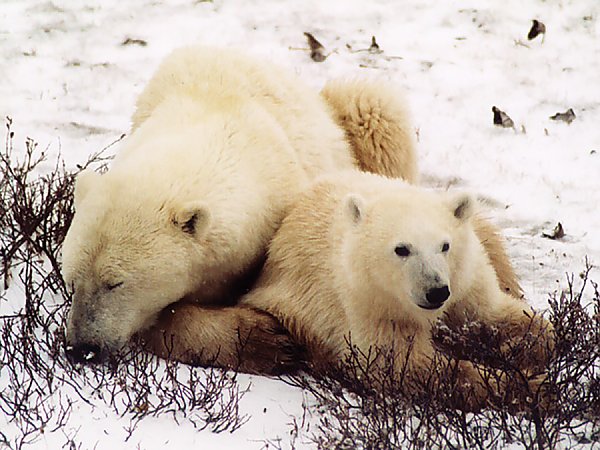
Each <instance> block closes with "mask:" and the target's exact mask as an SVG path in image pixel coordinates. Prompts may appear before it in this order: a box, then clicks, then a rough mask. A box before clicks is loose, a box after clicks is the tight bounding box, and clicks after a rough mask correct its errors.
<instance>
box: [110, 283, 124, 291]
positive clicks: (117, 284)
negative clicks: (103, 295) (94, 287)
mask: <svg viewBox="0 0 600 450" xmlns="http://www.w3.org/2000/svg"><path fill="white" fill-rule="evenodd" d="M122 284H123V282H122V281H121V282H119V283H113V284H107V285H106V289H107V290H109V291H113V290H115V289H116V288H118V287H119V286H121V285H122Z"/></svg>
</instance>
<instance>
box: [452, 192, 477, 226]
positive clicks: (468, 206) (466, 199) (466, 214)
mask: <svg viewBox="0 0 600 450" xmlns="http://www.w3.org/2000/svg"><path fill="white" fill-rule="evenodd" d="M475 205H476V201H475V199H474V198H473V196H472V195H470V194H467V193H460V194H454V195H451V197H450V211H452V214H453V215H454V217H456V218H457V219H458V220H459V221H461V222H464V221H466V220H468V219H469V218H470V217H471V216H472V215H473V214H474V213H475Z"/></svg>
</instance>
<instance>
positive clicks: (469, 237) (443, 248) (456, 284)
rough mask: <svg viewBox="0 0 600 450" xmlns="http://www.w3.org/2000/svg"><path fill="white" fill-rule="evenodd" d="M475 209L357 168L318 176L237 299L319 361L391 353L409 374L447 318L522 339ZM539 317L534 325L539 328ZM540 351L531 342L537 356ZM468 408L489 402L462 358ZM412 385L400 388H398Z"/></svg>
mask: <svg viewBox="0 0 600 450" xmlns="http://www.w3.org/2000/svg"><path fill="white" fill-rule="evenodd" d="M475 214H476V202H475V200H474V199H472V198H471V197H470V196H468V195H466V194H454V193H448V192H436V191H430V190H426V189H423V188H418V187H413V186H410V185H408V184H406V183H403V182H402V181H399V180H392V179H387V178H384V177H380V176H376V175H372V174H365V173H360V172H356V171H351V172H344V173H340V174H336V175H335V176H329V177H325V178H324V179H322V180H320V181H319V182H317V183H316V184H315V185H314V186H313V187H312V188H311V189H310V190H308V191H307V192H306V193H304V194H303V195H302V196H301V197H300V198H299V200H298V201H297V202H296V203H295V206H294V208H293V209H292V210H291V212H290V213H289V214H288V215H287V217H286V218H285V220H284V221H283V224H282V226H281V227H280V228H279V230H278V231H277V233H276V235H275V237H274V238H273V240H272V242H271V245H270V247H269V256H268V259H267V261H266V264H265V267H264V269H263V272H262V274H261V276H260V278H259V280H258V283H257V285H256V286H255V288H254V289H253V290H252V291H251V292H250V293H249V294H247V295H246V296H245V297H244V299H243V301H242V304H244V305H247V306H252V307H255V308H258V309H261V310H265V311H268V312H269V313H271V314H273V315H274V316H275V317H277V318H278V319H280V320H281V321H282V323H283V325H284V326H285V327H286V328H287V329H288V330H289V331H290V332H291V334H292V335H293V336H295V337H296V338H297V339H298V340H299V341H300V342H302V343H303V344H305V345H306V346H307V349H308V354H309V356H310V358H312V360H313V363H314V364H316V365H317V366H319V365H325V366H330V365H333V364H336V362H337V361H338V360H339V358H341V357H342V356H343V355H344V354H346V353H347V352H348V351H349V347H348V339H351V342H352V344H353V345H356V346H357V347H358V349H359V350H361V351H362V352H364V353H365V354H367V353H368V351H369V349H370V348H374V347H378V348H383V349H388V350H389V349H393V350H394V352H396V361H397V362H398V364H399V367H398V370H401V369H402V366H403V364H404V361H405V360H406V358H407V355H408V353H409V352H408V349H409V348H411V344H410V341H411V340H412V339H414V340H413V342H412V351H411V352H410V355H408V358H409V359H408V361H409V366H408V367H409V370H410V371H411V373H412V374H414V375H416V376H418V374H419V372H420V371H422V370H426V368H427V366H428V364H429V362H430V359H431V357H432V355H433V353H434V352H433V346H432V342H431V326H432V323H433V322H434V321H435V320H436V319H439V318H442V317H443V314H444V313H445V312H450V314H451V316H452V317H455V318H458V317H460V316H461V314H462V313H463V312H466V311H468V313H469V314H470V315H471V318H475V319H478V320H481V321H483V322H485V323H486V324H493V325H497V326H499V327H506V328H508V329H510V335H511V336H513V337H515V336H517V335H518V334H519V333H520V334H521V335H522V334H523V333H525V332H526V331H527V330H528V329H530V326H531V323H530V320H529V318H528V317H527V315H526V314H528V315H529V316H530V317H532V316H533V312H532V310H531V309H530V308H529V307H528V306H527V305H526V304H524V303H523V302H519V301H516V300H515V299H514V297H511V296H510V295H508V294H506V293H505V292H503V291H502V289H501V288H500V286H499V283H498V278H497V276H496V273H495V271H494V267H493V266H492V264H491V262H490V258H489V256H488V255H487V253H486V250H485V247H484V246H483V245H482V243H481V240H480V238H479V237H478V235H477V233H476V231H475V228H474V217H475ZM543 326H544V323H543V322H542V321H541V320H538V321H534V324H533V327H534V328H536V327H537V328H538V329H540V328H542V327H543ZM541 349H542V347H541V346H540V350H541ZM459 372H460V374H459V376H460V379H461V381H462V382H463V383H465V384H466V383H468V384H470V385H472V386H473V389H474V394H473V396H472V397H473V398H472V403H469V404H466V405H462V407H464V408H466V409H478V408H480V407H482V406H484V405H485V403H486V401H487V397H486V396H487V389H486V388H485V385H484V382H483V381H482V379H481V377H480V375H479V371H478V369H477V367H475V366H474V365H473V364H471V363H470V362H467V361H461V363H460V365H459ZM407 389H410V383H408V384H407Z"/></svg>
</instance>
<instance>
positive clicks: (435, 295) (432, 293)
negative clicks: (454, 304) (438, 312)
mask: <svg viewBox="0 0 600 450" xmlns="http://www.w3.org/2000/svg"><path fill="white" fill-rule="evenodd" d="M425 297H426V298H427V301H428V302H429V304H430V305H432V306H435V307H440V306H442V303H444V302H445V301H446V300H448V297H450V289H448V286H442V287H439V288H433V289H430V290H429V291H428V292H427V295H426V296H425Z"/></svg>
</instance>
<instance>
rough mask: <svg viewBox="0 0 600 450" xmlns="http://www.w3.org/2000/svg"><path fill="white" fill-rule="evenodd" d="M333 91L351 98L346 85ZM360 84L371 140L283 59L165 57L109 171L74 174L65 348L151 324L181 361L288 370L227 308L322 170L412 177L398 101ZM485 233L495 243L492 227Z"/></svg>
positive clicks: (282, 339)
mask: <svg viewBox="0 0 600 450" xmlns="http://www.w3.org/2000/svg"><path fill="white" fill-rule="evenodd" d="M347 86H350V87H352V86H351V85H346V87H347ZM333 92H334V93H335V92H338V93H339V94H340V95H341V96H342V97H346V93H347V92H345V85H343V84H342V85H339V86H337V87H334V88H333ZM355 93H356V92H355ZM350 94H351V96H350V97H349V98H348V102H347V103H353V102H355V100H356V104H357V105H359V104H360V106H361V108H362V109H361V108H359V110H360V111H362V112H366V115H359V117H352V119H353V120H354V119H356V120H358V121H359V122H360V123H358V130H359V131H358V132H355V133H354V134H355V135H360V134H361V133H366V135H368V136H369V140H368V142H367V141H364V140H363V141H361V142H359V141H353V140H352V138H353V135H352V133H351V130H350V128H349V127H346V126H345V124H344V123H343V120H344V117H346V115H345V113H344V112H343V111H342V110H340V109H337V110H336V111H335V112H334V111H331V110H330V108H329V106H328V104H327V102H325V101H324V100H323V98H322V97H319V96H318V95H317V94H316V93H313V92H311V90H310V89H309V88H307V87H305V86H304V85H303V84H302V83H301V82H300V81H299V80H298V79H297V78H295V77H291V76H289V75H287V74H286V73H284V72H282V71H280V70H278V69H276V68H274V67H271V66H269V67H265V66H264V65H263V64H262V63H261V62H258V61H254V60H252V59H249V58H247V57H244V56H243V55H240V54H238V53H236V52H234V51H230V50H223V49H210V48H199V47H191V48H184V49H180V50H177V51H175V52H174V53H173V54H171V55H170V56H169V57H167V59H166V60H165V61H164V62H163V63H162V65H161V66H160V67H159V69H158V71H157V72H156V74H155V75H154V76H153V78H152V79H151V80H150V82H149V83H148V85H147V87H146V88H145V89H144V91H143V92H142V94H141V95H140V97H139V99H138V102H137V109H136V112H135V114H134V116H133V132H132V135H131V136H130V137H129V138H128V140H127V141H126V143H125V145H124V147H123V148H122V149H121V151H120V152H119V154H118V155H117V157H116V158H115V160H114V162H113V165H112V167H111V169H110V170H109V171H108V172H107V173H106V174H104V175H98V174H96V173H84V174H82V175H80V177H79V178H78V180H77V184H76V189H75V208H76V214H75V216H74V219H73V222H72V224H71V227H70V229H69V232H68V234H67V237H66V239H65V242H64V247H63V275H64V278H65V281H66V282H67V283H68V284H69V285H71V286H72V287H73V289H74V297H73V305H72V308H71V311H70V314H69V320H68V324H67V351H68V353H69V355H70V356H71V357H72V358H73V359H75V360H77V361H95V360H100V359H101V357H102V356H103V354H104V353H105V350H108V351H110V350H114V349H117V348H119V347H120V346H122V345H123V344H125V343H126V342H127V340H128V339H129V338H131V337H132V336H133V335H134V334H135V333H137V332H140V331H142V330H148V331H147V333H146V335H145V339H146V341H147V344H148V346H149V347H150V348H151V349H152V350H154V351H156V352H157V353H158V354H161V355H165V354H167V353H168V354H170V355H171V356H172V357H175V358H178V359H181V360H183V361H186V362H193V363H198V364H209V363H210V364H215V365H220V366H235V367H238V368H239V369H241V370H245V371H251V372H276V371H279V370H284V369H285V367H288V366H287V363H289V364H294V353H293V352H291V353H290V352H289V350H290V349H293V348H294V347H293V344H292V343H291V342H290V341H289V340H288V336H287V334H286V333H285V332H284V331H283V330H282V329H281V328H280V327H279V325H278V323H277V322H276V321H275V320H274V319H273V318H272V317H271V316H269V315H267V314H265V313H262V312H260V311H255V310H252V309H248V308H242V307H224V305H227V304H231V303H232V301H231V299H235V298H236V296H237V295H238V294H239V291H240V286H242V287H243V286H244V284H243V283H242V282H241V280H243V279H244V278H245V277H246V276H247V275H248V274H249V273H250V274H251V273H252V272H253V270H254V269H255V268H256V267H257V266H260V263H261V262H262V260H263V259H264V255H265V251H266V247H267V243H268V241H269V239H270V238H271V237H272V235H273V234H274V233H275V231H276V229H277V228H278V226H279V224H280V222H281V220H282V219H283V217H284V216H285V214H286V211H287V210H288V208H289V206H290V204H291V201H292V199H293V198H294V196H295V195H296V194H297V193H299V192H301V191H302V190H303V189H304V188H305V187H306V186H307V185H308V183H309V182H310V181H311V180H313V179H314V178H315V177H317V176H319V175H321V174H323V173H328V172H332V171H337V170H340V169H348V168H352V167H354V166H359V167H362V168H363V169H365V170H371V171H374V172H378V173H383V174H385V175H391V176H400V177H403V178H404V179H406V180H408V181H412V182H414V181H415V180H416V174H417V171H416V157H415V152H414V147H413V143H412V138H411V134H412V133H411V131H410V127H409V126H408V124H407V122H406V115H405V114H404V112H403V108H402V105H401V104H399V103H398V102H397V101H396V100H395V98H394V97H393V96H389V97H390V98H387V97H388V95H389V93H388V92H386V91H385V90H381V89H380V90H379V91H377V93H376V95H375V96H373V97H369V96H368V95H367V96H366V97H365V96H364V95H363V93H362V92H361V93H356V94H357V96H356V97H352V93H350ZM358 94H360V95H358ZM325 97H326V96H325ZM332 98H333V97H331V96H330V98H328V99H327V100H328V101H329V103H331V104H332V105H334V102H333V101H332V100H331V99H332ZM358 100H360V101H358ZM342 103H344V102H342ZM334 107H335V105H334ZM336 121H338V122H340V124H341V125H342V126H344V130H345V131H347V132H348V138H349V141H347V140H346V138H345V136H344V130H343V129H342V128H341V127H340V125H339V124H337V123H336ZM355 131H356V130H355ZM368 143H371V144H374V145H370V144H368ZM382 155H385V157H382ZM388 166H389V167H388ZM484 225H485V224H484ZM484 228H485V227H483V225H482V230H483V231H482V232H483V233H484V234H486V235H487V233H488V231H486V230H485V229H484ZM492 231H493V230H492ZM482 241H489V242H492V243H493V242H496V240H495V235H494V233H490V236H489V239H487V238H486V239H482ZM497 247H498V248H500V249H501V244H500V243H498V245H497ZM500 253H502V252H500ZM180 299H187V300H188V301H187V302H185V301H184V302H179V303H177V304H175V305H173V307H170V308H166V307H167V306H169V305H171V304H172V303H173V302H177V301H178V300H180ZM215 306H219V308H215ZM165 308H166V309H165ZM161 311H162V314H161ZM171 312H173V313H171ZM157 320H158V324H156V326H154V327H152V325H153V324H155V323H156V321H157ZM171 337H173V340H171ZM241 344H243V345H241ZM240 352H241V353H240ZM244 356H246V357H244ZM240 357H242V360H241V361H240Z"/></svg>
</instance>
